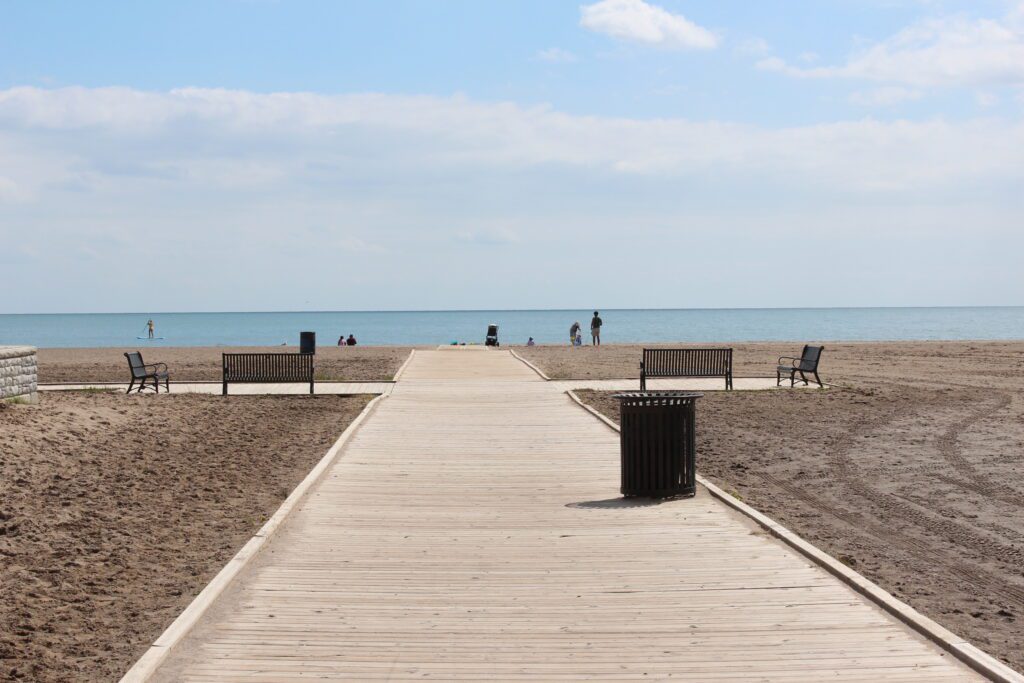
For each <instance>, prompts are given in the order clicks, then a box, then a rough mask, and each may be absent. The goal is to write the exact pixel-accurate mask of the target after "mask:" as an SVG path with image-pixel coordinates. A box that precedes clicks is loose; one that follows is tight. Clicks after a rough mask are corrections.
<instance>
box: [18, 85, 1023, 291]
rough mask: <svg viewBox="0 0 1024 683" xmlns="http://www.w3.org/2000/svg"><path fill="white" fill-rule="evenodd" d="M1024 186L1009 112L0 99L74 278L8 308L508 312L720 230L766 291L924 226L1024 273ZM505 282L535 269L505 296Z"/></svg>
mask: <svg viewBox="0 0 1024 683" xmlns="http://www.w3.org/2000/svg"><path fill="white" fill-rule="evenodd" d="M154 169H157V170H158V171H159V172H154ZM1022 185H1024V122H1013V121H1006V120H1000V119H997V118H985V119H979V120H977V121H967V122H949V121H941V120H932V121H922V122H912V121H892V122H883V121H878V120H873V119H871V118H865V119H859V120H855V121H840V122H833V123H825V124H819V125H806V126H794V127H776V128H772V127H764V126H754V125H742V124H735V123H728V122H721V121H690V120H686V119H682V118H666V119H640V118H637V119H632V118H621V117H618V118H617V117H601V116H585V115H573V114H568V113H565V112H562V111H558V110H555V109H553V108H551V107H546V106H540V107H524V106H520V105H517V104H514V103H508V102H496V103H494V102H481V101H477V100H472V99H469V98H466V97H432V96H403V95H383V94H348V95H332V96H327V95H317V94H311V93H294V92H291V93H289V92H283V93H255V92H248V91H237V90H213V89H194V88H190V89H182V90H174V91H168V92H152V91H141V90H133V89H127V88H64V89H56V90H44V89H35V88H17V89H11V90H6V91H0V240H6V242H5V243H8V244H14V245H15V248H16V249H17V250H18V253H19V254H30V253H38V254H45V258H46V268H47V269H48V271H49V272H60V273H61V274H62V276H61V277H60V278H49V279H48V280H46V282H41V283H40V286H39V287H33V288H31V289H32V292H31V293H30V294H29V295H28V296H27V297H15V298H14V299H12V302H11V303H9V304H8V310H11V307H14V308H13V310H22V311H32V310H42V309H46V310H82V309H88V308H89V307H91V306H94V303H93V302H95V301H106V302H117V303H116V304H109V303H108V304H107V305H117V306H119V307H138V308H140V309H151V308H164V309H168V310H169V309H173V308H176V307H177V308H180V307H182V306H186V307H187V306H200V307H202V308H204V309H213V310H216V309H221V310H232V309H235V310H237V308H239V307H247V308H256V309H261V308H262V309H266V308H273V307H279V308H282V309H287V308H289V307H294V306H295V305H296V304H295V301H294V296H293V293H294V291H295V288H296V286H299V287H302V288H304V289H306V290H307V291H310V292H317V293H318V294H317V295H316V301H315V302H314V303H313V304H311V305H313V306H318V307H323V308H332V307H333V308H337V307H343V308H344V307H351V308H358V307H389V308H393V307H397V308H409V307H432V306H433V307H438V306H440V307H445V306H448V307H451V306H453V305H460V306H468V307H473V306H477V307H488V306H490V307H494V306H496V305H499V304H501V305H503V306H509V307H515V306H522V305H529V302H533V304H534V305H538V304H539V302H544V301H549V300H550V299H545V298H544V297H545V296H547V297H550V296H551V292H552V291H559V292H565V293H567V294H566V296H569V297H570V299H573V298H575V299H576V300H589V298H595V297H598V295H600V296H599V297H598V298H601V299H602V300H611V298H612V297H613V296H615V295H616V292H619V291H620V289H621V288H620V286H619V285H620V283H619V282H618V281H617V280H615V279H614V278H612V279H610V280H608V279H606V280H604V281H600V282H595V281H592V280H591V279H589V278H572V277H568V278H567V277H565V275H564V273H565V264H566V263H567V262H572V263H575V262H576V261H574V259H579V262H580V263H585V264H587V266H584V268H587V267H589V266H590V265H591V264H594V265H595V267H599V268H601V269H602V270H603V271H608V272H611V271H612V270H614V269H616V268H620V269H621V268H633V267H636V268H640V267H649V268H652V269H654V270H658V271H659V272H674V269H677V266H678V263H677V260H678V256H677V255H678V253H679V252H680V250H681V249H685V248H687V247H691V248H692V247H693V244H694V240H696V241H697V242H698V244H699V243H700V241H701V240H706V241H707V242H708V248H712V247H711V242H713V241H714V242H721V241H722V240H726V241H728V242H729V243H731V244H735V245H737V248H736V250H735V251H736V252H737V259H738V262H741V263H742V264H743V266H744V268H748V269H749V268H753V269H755V270H757V269H758V268H762V270H759V271H757V272H759V273H762V275H763V277H762V278H759V280H758V281H759V282H762V281H766V280H764V279H763V278H769V279H770V278H771V277H772V274H773V273H775V274H777V273H778V271H777V269H770V268H773V266H770V264H771V263H774V262H775V260H776V259H777V258H779V257H782V256H784V255H785V254H784V253H783V252H781V251H780V249H782V247H775V246H773V245H777V244H779V245H781V244H784V240H780V239H779V235H786V234H788V235H794V234H814V235H818V234H824V233H827V234H828V235H829V236H830V239H831V238H833V237H835V236H836V235H845V236H847V238H848V239H851V240H854V239H855V240H857V243H858V244H860V245H861V246H862V248H863V249H864V251H865V253H869V254H870V255H871V257H870V258H871V261H870V262H871V263H875V261H874V259H875V257H876V255H877V254H879V253H891V245H892V236H893V235H894V234H903V233H906V232H907V231H913V233H914V234H913V235H912V238H913V239H911V238H910V237H908V238H907V239H908V240H910V241H909V242H908V243H910V244H912V245H913V248H914V250H915V251H914V253H915V254H916V253H917V251H916V250H917V249H918V246H919V245H920V244H922V243H928V244H934V243H935V241H936V240H938V241H941V240H943V239H947V237H948V239H947V242H948V243H951V244H956V245H960V244H962V230H963V225H966V224H970V225H972V226H975V227H973V228H972V229H975V230H976V235H975V238H974V239H972V244H975V245H977V244H991V245H995V246H993V247H992V249H991V253H992V254H993V255H994V256H995V257H1005V259H1011V258H1012V257H1011V256H1010V255H1012V254H1015V253H1019V249H1018V250H1014V248H1013V247H1014V245H1015V244H1017V242H1019V239H1020V238H1019V237H1014V236H1015V235H1019V230H1018V229H1017V228H1018V226H1019V215H1020V209H1019V201H1020V200H1019V198H1018V195H1019V193H1018V191H1017V188H1019V187H1021V186H1022ZM681 191H683V192H685V193H686V195H685V201H680V192H681ZM737 197H741V198H742V201H737ZM795 206H798V207H800V209H799V211H797V212H796V214H794V213H793V211H792V210H791V208H792V207H795ZM872 206H874V207H876V208H875V209H872V208H870V207H872ZM979 207H980V208H979ZM797 214H798V215H797ZM691 225H693V226H701V229H700V230H696V231H693V230H689V229H687V228H686V227H685V226H691ZM681 226H682V227H681ZM787 231H788V232H787ZM872 235H874V237H872ZM943 235H945V237H944V236H943ZM933 238H934V239H933ZM836 239H840V238H836ZM651 240H657V243H658V244H661V245H663V246H664V247H665V248H664V249H663V250H661V252H662V253H651V251H650V250H649V249H648V248H647V247H646V246H645V245H648V244H650V243H651ZM1014 240H1016V242H1015V241H1014ZM843 244H844V248H845V245H846V243H845V242H844V243H843ZM85 247H88V248H89V249H91V251H90V252H88V253H90V254H92V256H90V259H89V260H87V259H85V258H84V257H83V253H84V252H83V249H84V248H85ZM485 249H486V250H487V253H486V256H487V258H486V259H485V258H481V256H483V255H484V254H482V253H481V252H482V251H483V250H485ZM154 250H158V252H159V253H160V255H161V258H164V259H165V260H166V261H167V262H173V263H177V264H179V265H180V266H181V267H180V268H175V269H171V270H169V271H166V272H155V273H153V274H151V276H149V277H147V278H144V279H141V280H138V281H137V282H135V284H134V286H133V287H132V290H131V292H130V293H129V299H128V300H126V299H124V296H125V292H124V288H123V281H122V279H121V277H120V275H119V274H118V273H119V272H120V270H121V267H122V266H123V264H124V263H137V262H138V263H145V262H148V261H149V260H151V259H152V255H153V253H154ZM656 251H657V250H656ZM225 256H230V258H225ZM893 258H894V259H896V257H895V256H893ZM911 260H913V259H911ZM698 261H699V260H698ZM709 263H710V262H709ZM899 263H900V264H901V267H902V264H904V261H903V260H899ZM652 264H653V265H652ZM830 267H831V264H830ZM694 268H695V270H694V271H693V272H696V273H699V277H700V278H701V279H702V281H707V282H712V283H717V284H719V285H722V286H725V287H726V288H727V289H728V288H729V287H734V288H735V289H734V290H730V291H732V292H733V294H731V295H730V296H733V297H734V298H732V299H728V301H729V302H731V303H732V304H734V305H739V304H741V303H742V304H743V305H767V304H770V303H771V301H773V300H778V299H779V298H780V297H779V290H778V289H776V290H772V292H773V293H769V292H768V290H766V293H764V294H763V296H762V298H759V299H751V298H750V288H749V280H744V279H742V278H741V279H736V278H735V275H734V273H732V272H731V271H721V269H720V268H719V267H718V266H717V265H715V266H711V265H705V264H703V262H699V263H695V264H694ZM37 269H38V263H37V262H36V261H35V260H33V259H31V258H28V257H21V258H19V259H18V260H17V262H16V263H15V264H14V268H13V270H12V269H11V267H10V266H7V270H6V271H5V272H6V273H7V274H8V275H9V276H10V278H11V280H12V281H20V280H22V279H24V280H28V279H30V278H31V277H33V273H35V272H36V271H37ZM982 270H984V271H985V272H989V270H990V269H982ZM745 272H746V271H745ZM894 272H895V271H894ZM915 272H917V271H915ZM183 273H186V275H183ZM187 273H196V274H200V275H196V276H194V277H192V276H189V275H187ZM495 273H504V274H516V275H517V276H522V275H523V274H527V276H523V277H517V278H516V281H517V282H521V285H522V288H521V289H520V288H519V287H517V288H513V289H514V290H515V293H514V295H513V294H510V293H509V288H508V286H507V282H508V281H509V280H508V277H495ZM928 273H931V275H928V277H929V278H931V279H927V278H926V279H922V280H921V282H924V283H927V285H928V286H927V287H925V285H922V286H921V289H920V291H921V292H923V294H922V295H921V296H923V297H927V296H931V297H932V298H931V299H928V298H923V299H921V300H925V301H935V302H936V303H941V302H942V301H940V300H939V299H936V298H935V296H936V295H935V294H934V291H933V290H934V286H933V285H934V284H935V283H940V284H941V283H944V282H948V273H947V271H946V270H945V269H944V267H943V268H942V269H939V270H936V271H934V272H932V271H928ZM382 274H386V275H382ZM691 275H692V272H691ZM833 275H834V273H832V272H831V271H829V272H827V273H821V277H820V282H822V283H824V284H823V287H824V289H822V290H821V291H823V292H830V294H829V296H830V297H831V296H833V295H834V296H835V297H839V296H842V295H843V292H847V294H848V292H849V291H851V290H850V287H852V286H853V285H852V283H853V282H854V281H856V282H859V281H858V280H856V278H854V280H847V281H843V280H841V279H840V281H839V284H835V283H836V280H835V278H834V277H833ZM932 275H934V278H932V277H931V276H932ZM806 277H807V274H806V272H805V271H801V273H800V278H799V281H797V280H794V289H793V290H792V296H799V292H801V291H804V289H803V288H805V282H806ZM850 277H853V276H850ZM922 277H924V276H922ZM716 278H723V279H716ZM729 278H731V279H729ZM577 280H578V281H577ZM69 282H72V283H74V285H73V286H69V285H68V283H69ZM359 282H367V283H373V286H372V287H370V286H368V287H356V286H355V283H359ZM844 283H845V284H844ZM956 284H957V287H960V285H961V283H960V282H957V283H956ZM847 285H849V286H847ZM829 287H832V289H828V288H829ZM711 289H715V290H716V291H717V290H718V288H715V287H709V290H711ZM853 289H854V290H856V291H863V290H860V289H857V288H856V287H853ZM958 291H959V290H958ZM985 291H991V288H989V287H987V288H986V289H985ZM1017 291H1018V292H1019V288H1018V290H1017ZM929 292H931V293H929ZM620 295H621V294H620ZM629 296H635V293H631V294H629ZM665 296H666V297H668V296H669V295H665ZM716 296H717V295H716ZM823 296H824V295H823ZM878 296H879V297H881V298H879V299H878V300H879V301H891V300H887V299H885V298H884V297H885V292H884V291H883V292H881V293H880V294H878ZM1007 296H1009V295H1007ZM782 298H785V296H783V297H782ZM828 300H829V301H832V302H833V303H835V301H848V300H847V299H841V298H840V299H833V298H830V299H828ZM629 301H633V299H630V300H629ZM645 301H646V299H645ZM702 301H703V300H702ZM715 301H717V302H719V303H724V302H725V301H726V300H722V299H716V300H715ZM657 303H658V305H671V300H669V299H668V298H664V299H658V300H657ZM947 303H948V301H947ZM623 304H624V305H629V302H628V301H626V300H623Z"/></svg>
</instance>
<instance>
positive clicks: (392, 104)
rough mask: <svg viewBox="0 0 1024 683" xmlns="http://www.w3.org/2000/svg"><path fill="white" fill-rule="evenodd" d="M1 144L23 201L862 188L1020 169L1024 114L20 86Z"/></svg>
mask: <svg viewBox="0 0 1024 683" xmlns="http://www.w3.org/2000/svg"><path fill="white" fill-rule="evenodd" d="M915 96H916V95H915V94H914V92H913V91H885V92H883V93H881V94H877V93H876V94H875V95H874V99H875V101H876V102H877V103H885V101H886V100H888V101H890V102H891V101H896V100H898V99H900V98H902V99H913V97H915ZM865 97H868V96H865ZM0 151H4V152H5V154H2V155H0V178H5V179H7V181H6V183H5V191H4V193H3V196H7V197H9V196H11V195H12V194H16V195H18V196H19V197H22V198H24V197H26V196H38V195H39V193H40V192H42V191H44V190H45V189H46V188H54V187H70V186H75V187H78V188H80V189H87V190H89V191H92V192H107V191H109V192H116V191H119V190H120V189H122V188H124V187H125V186H126V185H127V184H129V183H140V184H148V185H159V186H180V187H193V188H203V189H208V188H211V187H221V188H224V189H227V190H239V191H242V190H258V191H263V190H264V189H267V188H269V189H272V190H277V189H280V188H283V187H289V185H290V184H295V183H298V184H300V185H302V184H304V183H307V182H310V181H311V180H312V181H315V182H328V183H334V182H344V181H345V179H347V178H366V177H370V176H373V177H376V176H378V175H380V176H382V177H390V176H393V175H395V174H400V173H402V172H404V173H408V174H413V175H416V174H420V173H430V174H435V175H436V174H443V173H446V172H451V173H463V172H476V171H475V169H480V168H505V169H519V168H528V167H541V166H549V165H552V164H554V165H559V166H562V167H565V168H573V167H575V168H579V169H586V170H588V172H590V171H601V172H605V173H610V174H642V175H646V176H650V177H678V176H681V175H682V176H685V175H688V174H704V173H708V172H712V171H713V172H714V173H717V174H724V175H722V177H723V178H728V177H729V174H735V175H736V177H737V178H739V177H743V178H747V179H749V178H751V177H760V176H763V177H764V178H770V179H772V182H778V180H777V179H778V178H779V177H780V176H786V177H791V178H792V182H793V183H794V184H795V185H798V186H800V185H804V184H806V183H811V184H814V185H825V186H830V187H832V189H836V190H842V191H844V192H857V191H872V190H874V189H878V188H887V189H896V188H903V189H907V188H918V187H933V186H935V185H937V184H939V185H941V184H943V183H958V182H961V181H962V180H964V178H965V177H966V176H972V175H975V174H978V173H983V174H984V173H990V174H994V175H999V174H1009V175H1011V176H1020V175H1022V174H1024V123H1000V122H997V121H979V122H967V123H949V122H943V121H927V122H909V121H896V122H881V121H873V120H870V119H868V120H861V121H849V122H838V123H831V124H818V125H811V126H801V127H792V128H781V129H770V128H762V127H757V126H750V125H741V124H733V123H727V122H717V121H707V122H695V121H689V120H686V119H656V120H638V119H626V118H608V117H594V116H574V115H569V114H565V113H562V112H558V111H555V110H552V109H550V108H548V107H521V106H518V105H516V104H512V103H483V102H477V101H473V100H470V99H467V98H465V97H461V96H456V97H447V98H444V97H430V96H402V95H382V94H354V95H336V96H328V95H316V94H310V93H270V94H259V93H252V92H246V91H232V90H215V89H196V88H188V89H181V90H173V91H169V92H144V91H138V90H129V89H124V88H97V89H87V88H62V89H56V90H44V89H38V88H14V89H10V90H6V91H0ZM392 181H393V182H398V181H399V178H398V177H397V176H396V177H395V178H394V179H392ZM12 182H13V183H15V184H16V187H15V188H12V187H11V183H12ZM726 182H728V181H726Z"/></svg>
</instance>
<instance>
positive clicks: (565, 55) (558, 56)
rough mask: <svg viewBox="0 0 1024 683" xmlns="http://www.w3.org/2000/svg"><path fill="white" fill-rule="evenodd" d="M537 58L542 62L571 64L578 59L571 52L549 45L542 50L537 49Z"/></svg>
mask: <svg viewBox="0 0 1024 683" xmlns="http://www.w3.org/2000/svg"><path fill="white" fill-rule="evenodd" d="M537 59H539V60H540V61H542V62H550V63H552V64H572V63H574V62H578V61H580V60H579V57H577V56H576V55H574V54H573V53H572V52H569V51H568V50H563V49H562V48H560V47H549V48H547V49H544V50H538V51H537Z"/></svg>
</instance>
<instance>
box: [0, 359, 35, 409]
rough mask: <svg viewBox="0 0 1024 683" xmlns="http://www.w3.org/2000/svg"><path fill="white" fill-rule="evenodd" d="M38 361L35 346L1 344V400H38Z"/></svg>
mask: <svg viewBox="0 0 1024 683" xmlns="http://www.w3.org/2000/svg"><path fill="white" fill-rule="evenodd" d="M38 382H39V373H38V361H37V360H36V347H34V346H0V400H6V399H11V398H21V399H22V400H24V401H28V402H29V403H35V402H36V400H38V394H37V393H36V392H37V389H38Z"/></svg>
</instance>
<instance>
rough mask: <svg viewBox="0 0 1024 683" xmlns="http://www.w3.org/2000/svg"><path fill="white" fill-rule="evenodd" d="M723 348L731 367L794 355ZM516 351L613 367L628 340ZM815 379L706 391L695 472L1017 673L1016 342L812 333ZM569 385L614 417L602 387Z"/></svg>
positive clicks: (550, 363)
mask: <svg viewBox="0 0 1024 683" xmlns="http://www.w3.org/2000/svg"><path fill="white" fill-rule="evenodd" d="M736 348H737V356H736V366H737V370H738V372H737V374H741V375H742V374H761V375H763V374H768V373H767V372H766V370H772V369H773V368H774V363H773V361H774V360H775V357H776V356H778V355H781V354H783V353H798V352H799V348H798V345H795V344H788V345H787V344H757V345H752V344H743V345H736ZM528 354H529V357H530V359H531V361H532V362H535V363H538V364H539V365H540V366H541V367H546V369H547V370H549V371H551V372H553V373H555V374H562V375H569V376H575V377H580V376H595V375H596V376H606V377H607V376H614V375H619V376H628V375H629V374H630V373H629V372H628V370H629V369H631V368H632V367H634V366H635V365H636V362H637V361H638V359H639V347H610V346H609V347H605V348H602V349H601V350H600V351H593V350H581V349H577V350H576V351H573V350H571V349H568V348H566V349H554V350H549V349H545V348H541V349H539V350H535V349H529V350H528ZM574 354H575V355H574ZM595 361H596V362H595ZM587 366H590V367H589V369H588V367H587ZM633 374H635V373H633ZM822 377H823V378H824V379H825V380H826V381H829V380H832V381H835V382H837V383H839V384H840V385H842V386H841V387H837V388H832V389H828V390H825V391H794V392H790V391H781V392H774V391H773V392H739V391H737V392H732V393H725V392H708V393H707V394H706V395H705V398H704V399H702V400H701V402H700V403H699V404H698V434H699V445H698V448H699V450H698V471H700V472H701V473H702V474H703V475H705V476H707V477H708V478H710V479H711V480H713V481H715V482H716V483H717V484H719V485H720V486H722V487H723V488H725V489H726V490H728V491H731V492H734V493H735V495H737V496H738V497H740V498H741V499H743V500H744V501H746V502H748V503H750V504H751V505H753V506H754V507H755V508H757V509H759V510H761V511H763V512H765V513H767V514H768V515H770V516H772V517H774V518H775V519H777V520H779V521H780V522H782V523H783V524H785V525H786V526H788V527H790V528H791V529H793V530H794V531H796V532H797V533H799V534H800V535H801V536H803V537H804V538H806V539H808V540H810V541H811V542H812V543H814V544H816V545H817V546H818V547H820V548H822V549H824V550H826V551H827V552H829V553H830V554H832V555H833V556H834V557H836V558H839V559H840V560H841V561H843V562H845V563H846V564H847V565H849V566H851V567H853V568H854V569H856V570H857V571H859V572H861V573H862V574H864V575H866V576H867V577H869V578H870V579H872V580H873V581H876V582H877V583H879V584H880V585H881V586H883V587H884V588H885V589H886V590H888V591H890V592H892V593H893V594H895V595H896V596H898V597H899V598H900V599H902V600H905V601H906V602H908V603H910V604H911V605H913V606H914V607H916V608H917V609H918V610H920V611H921V612H923V613H925V614H927V615H928V616H930V617H932V618H933V619H935V620H936V621H938V622H939V623H941V624H943V625H944V626H946V627H947V628H949V629H951V630H952V631H954V632H956V633H958V634H960V635H962V636H964V637H966V638H968V639H969V640H970V641H971V642H973V643H975V644H976V645H978V646H979V647H981V648H983V649H984V650H986V651H988V652H990V653H991V654H993V655H995V656H997V657H999V658H1001V659H1002V660H1003V661H1005V662H1006V663H1008V664H1010V665H1011V666H1013V667H1015V668H1017V669H1018V670H1024V393H1022V392H1024V342H934V343H932V342H929V343H889V342H887V343H884V344H826V351H825V354H824V356H823V360H822ZM580 393H581V397H582V398H583V399H584V400H585V401H588V402H590V403H591V404H592V405H595V406H596V407H598V408H599V409H601V410H602V412H604V413H605V414H606V415H608V416H609V417H611V418H612V419H616V420H617V419H618V402H617V401H615V400H614V399H611V398H610V393H611V392H580Z"/></svg>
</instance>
